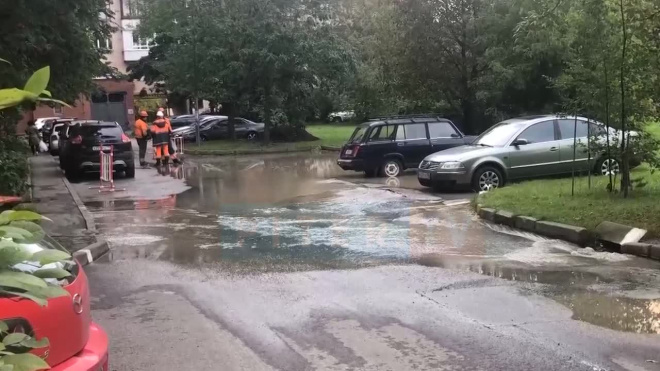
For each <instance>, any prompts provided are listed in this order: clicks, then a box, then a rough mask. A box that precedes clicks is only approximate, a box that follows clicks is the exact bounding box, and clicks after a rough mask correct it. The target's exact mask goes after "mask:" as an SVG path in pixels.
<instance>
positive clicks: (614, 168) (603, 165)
mask: <svg viewBox="0 0 660 371" xmlns="http://www.w3.org/2000/svg"><path fill="white" fill-rule="evenodd" d="M620 171H621V168H620V165H619V161H617V160H616V159H613V158H611V157H609V158H608V157H603V158H602V159H600V160H599V161H598V163H597V164H596V173H597V174H598V175H610V174H612V175H615V174H618V173H619V172H620Z"/></svg>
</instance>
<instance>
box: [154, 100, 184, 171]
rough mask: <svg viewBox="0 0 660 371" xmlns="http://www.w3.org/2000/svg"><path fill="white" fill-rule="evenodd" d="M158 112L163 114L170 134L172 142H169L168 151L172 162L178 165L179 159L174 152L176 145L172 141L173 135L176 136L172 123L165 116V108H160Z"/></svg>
mask: <svg viewBox="0 0 660 371" xmlns="http://www.w3.org/2000/svg"><path fill="white" fill-rule="evenodd" d="M158 112H162V113H163V118H164V119H165V127H166V128H167V130H168V132H169V133H170V140H169V141H168V151H169V153H170V157H171V158H172V162H174V163H175V164H178V163H179V159H178V158H177V157H176V151H175V150H174V147H175V146H174V143H172V139H173V135H174V134H173V132H172V123H171V122H170V119H169V118H167V116H166V115H165V112H166V111H165V108H163V107H160V108H158Z"/></svg>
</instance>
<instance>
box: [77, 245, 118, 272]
mask: <svg viewBox="0 0 660 371" xmlns="http://www.w3.org/2000/svg"><path fill="white" fill-rule="evenodd" d="M108 251H110V245H108V241H98V242H95V243H93V244H91V245H89V246H87V247H85V248H84V249H80V250H78V251H76V252H74V253H73V257H74V258H75V259H76V260H78V263H80V265H82V266H83V267H84V266H86V265H89V264H90V263H92V262H93V261H94V260H97V259H98V258H100V257H102V256H103V255H105V254H106V253H107V252H108Z"/></svg>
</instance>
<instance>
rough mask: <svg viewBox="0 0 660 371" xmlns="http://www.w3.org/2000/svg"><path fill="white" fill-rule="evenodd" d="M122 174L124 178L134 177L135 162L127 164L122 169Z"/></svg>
mask: <svg viewBox="0 0 660 371" xmlns="http://www.w3.org/2000/svg"><path fill="white" fill-rule="evenodd" d="M124 176H125V177H126V178H130V179H132V178H135V164H134V165H133V166H127V167H126V169H125V170H124Z"/></svg>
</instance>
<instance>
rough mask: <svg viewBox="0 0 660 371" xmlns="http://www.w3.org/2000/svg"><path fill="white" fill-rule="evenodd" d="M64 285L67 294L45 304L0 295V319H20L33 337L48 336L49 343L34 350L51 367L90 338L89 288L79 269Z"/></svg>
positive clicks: (82, 272)
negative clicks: (26, 323) (26, 325)
mask: <svg viewBox="0 0 660 371" xmlns="http://www.w3.org/2000/svg"><path fill="white" fill-rule="evenodd" d="M79 267H80V266H79ZM64 288H65V289H66V290H67V291H68V292H69V294H70V296H63V297H59V298H54V299H50V300H48V305H47V306H46V307H40V306H39V305H38V304H37V303H35V302H33V301H31V300H27V299H18V298H0V319H11V318H22V319H24V320H26V321H28V322H29V323H30V326H31V327H32V330H33V332H34V338H36V339H41V338H43V337H47V338H48V340H49V341H50V346H49V347H47V348H43V349H36V350H35V351H34V352H33V353H35V354H37V355H39V356H41V357H43V358H45V359H46V362H48V364H49V365H51V366H55V365H57V364H59V363H61V362H63V361H65V360H67V359H68V358H70V357H72V356H74V355H75V354H77V353H78V352H80V351H81V350H82V349H83V348H84V347H85V344H87V340H88V338H89V325H90V323H91V313H90V307H89V287H88V285H87V276H86V275H85V272H84V271H83V270H82V268H79V272H78V276H77V277H76V278H75V280H74V281H73V282H72V283H71V284H69V285H68V286H65V287H64Z"/></svg>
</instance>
